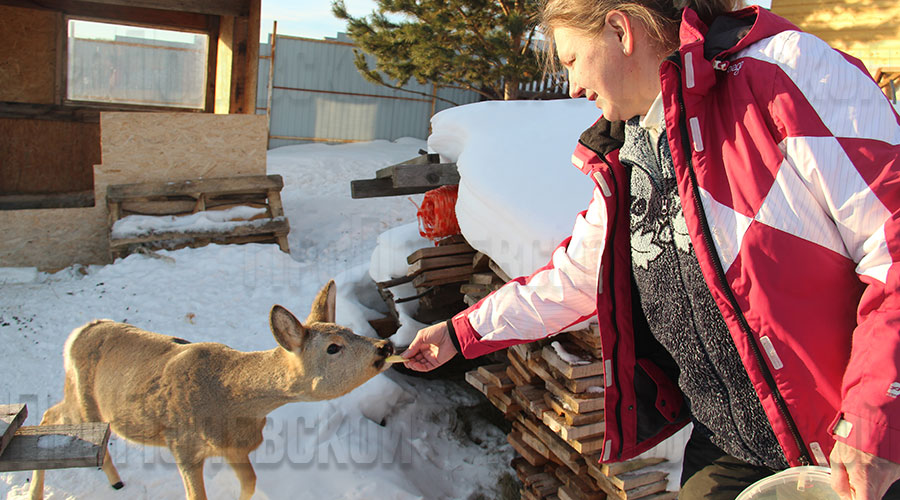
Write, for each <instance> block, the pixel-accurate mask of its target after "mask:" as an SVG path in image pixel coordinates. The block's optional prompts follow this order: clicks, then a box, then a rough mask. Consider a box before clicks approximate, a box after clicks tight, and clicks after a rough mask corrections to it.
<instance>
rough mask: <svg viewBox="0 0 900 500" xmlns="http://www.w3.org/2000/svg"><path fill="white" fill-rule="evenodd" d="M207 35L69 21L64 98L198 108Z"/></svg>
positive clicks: (202, 96) (201, 98) (202, 98)
mask: <svg viewBox="0 0 900 500" xmlns="http://www.w3.org/2000/svg"><path fill="white" fill-rule="evenodd" d="M208 50H209V36H208V35H206V34H201V33H188V32H183V31H174V30H163V29H156V28H147V27H138V26H128V25H119V24H109V23H98V22H92V21H84V20H77V19H70V20H69V23H68V73H67V78H66V80H67V86H66V97H67V99H68V100H70V101H90V102H103V103H116V104H133V105H139V106H161V107H175V108H189V109H203V108H204V107H205V105H206V77H207V54H208Z"/></svg>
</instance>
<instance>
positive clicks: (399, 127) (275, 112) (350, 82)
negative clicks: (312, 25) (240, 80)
mask: <svg viewBox="0 0 900 500" xmlns="http://www.w3.org/2000/svg"><path fill="white" fill-rule="evenodd" d="M272 46H273V44H272V36H271V35H270V37H269V43H267V44H261V47H260V66H259V89H258V92H257V96H258V100H257V112H258V113H266V112H267V110H268V109H269V105H271V111H270V113H269V114H270V118H269V134H270V140H269V147H270V148H273V147H278V146H283V145H287V144H297V143H304V142H312V141H316V142H355V141H370V140H375V139H387V140H396V139H399V138H401V137H415V138H419V139H425V138H427V137H428V133H429V126H430V120H431V116H432V115H433V114H434V113H436V112H438V111H441V110H443V109H446V108H448V107H451V106H453V105H454V104H467V103H471V102H475V101H478V100H480V96H479V95H478V94H476V93H475V92H471V91H465V90H457V89H447V88H440V87H438V88H435V86H433V85H431V84H425V85H422V84H418V83H416V82H410V83H409V84H407V85H406V86H404V87H403V88H404V89H406V90H409V91H412V92H404V91H400V90H393V89H390V88H388V87H385V86H382V85H376V84H373V83H370V82H368V81H367V80H365V78H363V76H362V75H361V74H360V73H359V71H358V70H357V69H356V66H355V65H354V63H353V60H354V53H353V48H354V45H353V44H352V43H351V42H349V41H344V40H330V39H326V40H312V39H308V38H299V37H292V36H284V35H276V36H275V40H274V48H275V49H274V54H275V56H274V71H273V72H272V74H271V75H270V73H269V72H270V64H271V62H272V60H273V58H272V56H271V53H272V50H271V48H272ZM370 66H374V63H373V62H372V61H370ZM446 101H450V102H452V103H453V104H451V103H448V102H446Z"/></svg>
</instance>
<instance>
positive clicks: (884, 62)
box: [772, 0, 900, 75]
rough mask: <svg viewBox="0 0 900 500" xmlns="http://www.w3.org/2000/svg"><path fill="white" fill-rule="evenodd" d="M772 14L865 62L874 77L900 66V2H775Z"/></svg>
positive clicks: (813, 0) (890, 0)
mask: <svg viewBox="0 0 900 500" xmlns="http://www.w3.org/2000/svg"><path fill="white" fill-rule="evenodd" d="M772 12H774V13H776V14H778V15H780V16H783V17H785V18H787V19H788V20H790V21H791V22H793V23H794V24H796V25H797V26H799V27H800V28H801V29H803V30H804V31H807V32H809V33H812V34H814V35H816V36H818V37H819V38H821V39H823V40H825V41H826V42H828V44H829V45H831V46H832V47H834V48H836V49H839V50H842V51H844V52H847V53H848V54H850V55H853V56H854V57H857V58H859V59H862V61H863V62H864V63H865V64H866V67H867V68H868V69H869V72H871V73H872V74H873V75H874V74H875V71H876V70H877V69H878V68H881V67H890V66H894V67H896V66H900V2H897V1H896V0H847V1H841V2H835V1H833V0H772Z"/></svg>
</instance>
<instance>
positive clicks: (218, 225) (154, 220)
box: [110, 206, 277, 238]
mask: <svg viewBox="0 0 900 500" xmlns="http://www.w3.org/2000/svg"><path fill="white" fill-rule="evenodd" d="M265 213H266V209H265V208H254V207H248V206H238V207H231V208H229V209H226V210H206V211H202V212H197V213H194V214H190V215H183V216H174V215H163V216H153V215H129V216H127V217H123V218H121V219H119V220H118V221H116V223H115V224H113V228H112V233H111V235H110V236H112V237H113V238H133V237H135V236H142V235H147V234H159V233H169V232H172V233H190V232H199V231H203V232H219V233H225V232H228V231H231V230H233V229H234V228H236V227H238V226H243V225H247V224H250V225H260V226H261V225H264V224H266V223H268V222H271V221H272V220H273V219H272V218H259V217H262V216H264V215H265ZM254 218H255V219H254ZM251 219H254V220H252V221H251ZM276 219H277V218H276ZM247 221H250V222H249V223H248V222H247Z"/></svg>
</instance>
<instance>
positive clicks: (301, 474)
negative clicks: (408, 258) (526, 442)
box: [0, 139, 512, 500]
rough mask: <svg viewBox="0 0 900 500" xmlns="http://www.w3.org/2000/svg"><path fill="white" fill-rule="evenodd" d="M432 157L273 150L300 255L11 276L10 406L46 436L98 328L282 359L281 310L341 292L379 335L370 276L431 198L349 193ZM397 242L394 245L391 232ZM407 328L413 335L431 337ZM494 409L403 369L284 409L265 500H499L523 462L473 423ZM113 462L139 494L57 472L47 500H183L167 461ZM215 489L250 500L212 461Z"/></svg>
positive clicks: (133, 456)
mask: <svg viewBox="0 0 900 500" xmlns="http://www.w3.org/2000/svg"><path fill="white" fill-rule="evenodd" d="M424 147H425V143H424V141H420V140H414V139H403V140H399V141H397V142H394V143H391V142H386V141H375V142H370V143H364V144H349V145H340V146H328V145H303V146H291V147H284V148H279V149H275V150H273V151H271V152H270V153H269V160H268V165H269V172H270V173H278V174H281V175H282V176H284V179H285V188H284V190H283V191H282V198H283V201H284V206H285V211H286V215H287V216H288V218H289V220H290V223H291V233H290V235H289V242H290V246H291V255H290V256H288V255H286V254H284V253H282V252H280V251H279V250H278V247H277V246H276V245H260V244H253V245H241V246H237V245H229V246H218V245H211V246H207V247H203V248H198V249H183V250H177V251H160V252H158V254H157V255H156V256H145V255H131V256H129V257H127V258H125V259H122V260H119V261H117V262H116V263H114V264H112V265H108V266H91V267H82V266H74V267H71V268H68V269H66V270H64V271H62V272H59V273H57V274H53V275H47V274H43V273H38V272H36V271H34V270H29V269H0V284H2V285H0V339H2V345H3V361H2V363H0V379H2V380H3V384H2V386H0V387H2V389H0V402H2V403H14V402H24V403H27V404H28V407H29V417H28V421H27V424H29V425H36V424H37V423H38V422H39V421H40V416H41V414H42V413H43V411H44V410H46V409H47V408H48V407H49V406H50V405H52V404H54V403H55V402H56V401H58V400H59V399H60V397H61V394H62V382H63V369H62V355H61V353H62V347H63V342H64V341H65V339H66V336H67V335H68V334H69V332H70V331H71V330H72V329H73V328H76V327H78V326H80V325H81V324H83V323H85V322H87V321H89V320H91V319H94V318H110V319H114V320H118V321H127V322H129V323H132V324H135V325H137V326H140V327H142V328H145V329H148V330H152V331H158V332H161V333H166V334H170V335H175V336H179V337H183V338H186V339H189V340H191V341H216V342H222V343H225V344H227V345H229V346H231V347H234V348H236V349H240V350H246V351H250V350H264V349H270V348H273V347H275V346H276V343H275V339H274V338H273V337H272V335H271V333H270V332H269V328H268V311H269V309H270V308H271V306H272V305H273V304H276V303H277V304H282V305H284V306H285V307H287V308H288V309H290V310H292V311H294V312H295V313H296V314H297V315H298V316H299V317H301V318H302V317H305V316H306V314H308V311H309V307H310V305H311V303H312V300H313V297H314V296H315V293H316V292H317V291H318V290H319V288H321V287H322V285H324V284H325V283H326V282H327V281H328V280H329V279H332V278H335V279H336V281H337V286H338V303H337V321H338V322H339V323H341V324H344V325H347V326H350V327H352V328H354V330H355V331H356V332H358V333H360V334H363V335H369V336H372V335H374V332H373V331H372V330H371V328H370V327H369V325H368V323H367V322H366V320H367V319H372V318H376V317H380V316H381V315H382V314H381V313H380V312H378V310H379V309H383V304H380V300H381V299H380V297H379V296H378V295H377V292H376V291H375V287H374V285H373V284H372V282H371V278H369V263H370V260H371V256H372V253H373V250H374V249H375V245H376V241H377V240H378V236H379V235H380V234H381V233H383V232H385V231H386V230H387V229H389V228H392V227H395V226H403V225H404V224H405V225H406V226H407V227H409V223H413V224H414V221H415V213H416V207H415V206H414V203H413V202H415V203H421V195H420V196H417V197H396V198H380V199H371V200H352V199H351V198H350V181H351V180H353V179H361V178H370V177H373V176H374V173H375V171H376V170H377V169H379V168H381V167H383V166H386V165H390V164H393V163H397V162H400V161H403V160H407V159H409V158H412V157H414V156H416V155H417V154H418V150H419V149H420V148H424ZM411 200H412V201H411ZM412 227H414V226H412ZM401 229H402V228H401ZM398 234H399V233H398ZM402 234H404V236H403V239H404V241H403V242H399V241H398V243H397V244H398V245H400V246H401V247H402V246H404V245H406V246H409V245H416V243H410V241H415V239H416V238H418V236H417V235H416V234H415V233H414V232H413V233H412V234H410V231H409V230H408V229H405V230H404V231H402ZM382 242H383V243H385V244H387V246H388V247H390V246H391V237H390V233H388V235H387V236H383V237H382ZM417 244H418V248H421V247H423V246H427V245H428V244H429V243H428V242H427V241H425V240H421V239H420V240H419V242H418V243H417ZM404 255H405V254H404ZM405 328H406V329H408V330H409V331H412V332H413V333H414V330H415V329H416V328H417V326H416V325H413V324H408V325H405ZM479 401H480V399H479V397H478V394H477V393H474V392H473V391H471V390H469V389H468V388H466V387H463V386H461V385H459V384H456V383H451V382H444V381H425V380H422V379H417V378H412V377H407V376H404V375H401V374H399V373H397V372H394V371H393V370H391V371H388V372H386V373H385V374H383V375H379V376H377V377H375V378H374V379H372V380H370V381H369V382H368V383H366V384H365V385H363V386H362V387H360V388H358V389H357V390H355V391H353V392H352V393H350V394H348V395H347V396H345V397H343V398H339V399H336V400H331V401H324V402H319V403H296V404H290V405H287V406H284V407H282V408H280V409H278V410H276V411H274V412H273V413H271V414H270V416H269V424H268V426H267V428H266V430H265V432H264V436H265V442H264V443H263V444H262V446H260V448H259V449H258V450H257V451H256V452H255V453H254V454H253V455H251V459H252V461H253V463H254V465H255V468H256V471H257V474H258V476H259V479H258V483H257V493H256V495H255V496H254V499H271V500H280V499H317V500H319V499H371V498H384V499H414V498H429V499H430V498H460V499H467V498H478V496H479V495H483V496H484V497H485V498H496V497H498V496H499V493H498V491H499V486H498V485H499V483H500V482H501V481H500V478H501V477H502V476H503V475H504V474H505V473H508V472H509V469H508V465H507V464H508V462H509V460H510V458H511V457H512V450H511V448H510V447H509V446H508V445H507V444H506V440H505V435H503V433H502V432H501V431H500V430H498V429H497V428H495V427H493V426H491V425H489V424H487V423H486V422H485V421H484V420H482V419H480V418H479V417H477V416H476V413H477V412H475V411H472V410H471V409H470V408H471V407H474V406H475V405H476V404H478V403H479ZM473 438H474V440H473ZM110 450H111V453H112V457H113V460H114V462H115V463H116V465H117V467H118V469H119V473H120V475H121V476H122V479H123V481H124V482H125V484H126V486H125V489H123V490H121V491H115V490H113V489H112V488H110V487H109V485H108V484H107V482H106V478H105V476H104V475H103V474H102V473H101V472H99V471H97V470H94V469H68V470H58V471H48V473H47V487H46V492H47V496H46V498H48V499H50V500H61V499H78V500H104V499H108V500H116V499H119V500H121V499H124V498H128V499H134V500H137V499H154V500H156V499H183V498H184V493H183V488H182V483H181V479H180V477H179V475H178V472H177V470H176V468H175V465H174V464H173V463H172V458H171V455H170V454H169V453H168V451H167V450H164V449H162V448H152V447H142V446H138V445H133V444H130V443H126V442H125V441H123V440H122V439H119V438H117V437H116V436H113V438H112V439H111V444H110ZM29 478H30V473H28V472H18V473H5V474H0V498H6V499H22V498H26V493H27V489H28V480H29ZM205 479H206V483H207V491H208V493H209V497H210V498H212V499H229V498H237V492H238V487H237V479H236V478H235V476H234V474H233V473H232V471H231V469H230V468H229V467H228V466H227V465H224V464H223V463H221V462H220V461H208V462H207V466H206V472H205Z"/></svg>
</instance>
